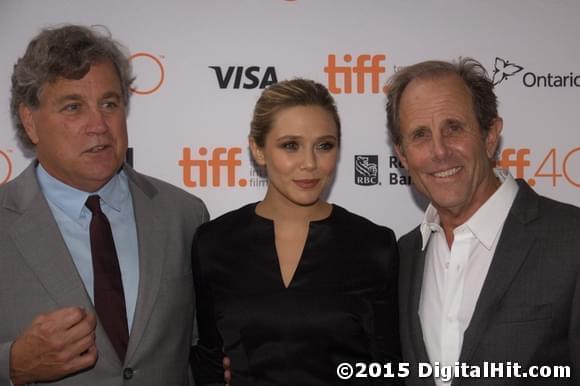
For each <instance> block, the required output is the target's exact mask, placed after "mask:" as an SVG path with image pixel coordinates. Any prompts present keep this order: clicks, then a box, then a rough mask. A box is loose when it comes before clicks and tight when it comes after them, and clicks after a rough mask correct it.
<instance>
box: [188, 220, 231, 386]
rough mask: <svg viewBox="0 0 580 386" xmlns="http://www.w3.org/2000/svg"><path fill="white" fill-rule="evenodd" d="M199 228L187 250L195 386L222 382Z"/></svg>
mask: <svg viewBox="0 0 580 386" xmlns="http://www.w3.org/2000/svg"><path fill="white" fill-rule="evenodd" d="M202 228H203V226H202ZM200 230H201V229H200ZM200 230H198V232H197V233H196V235H195V237H194V240H193V247H192V252H191V259H192V270H193V280H194V288H195V304H196V310H197V316H196V318H197V329H198V340H197V344H196V345H195V346H193V347H192V348H191V355H190V363H191V369H192V373H193V378H194V380H195V384H196V386H202V385H214V384H218V385H223V384H224V368H223V366H222V361H223V358H224V353H223V350H222V346H223V344H222V339H221V336H220V334H219V332H218V330H217V324H216V319H215V313H214V305H213V296H212V291H211V288H210V286H209V284H208V282H207V280H206V277H205V275H204V271H203V267H202V261H201V260H202V256H200V253H201V252H200V249H201V248H200V240H199V238H200V237H199V235H200ZM206 257H207V256H206Z"/></svg>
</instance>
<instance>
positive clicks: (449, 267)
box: [419, 169, 518, 385]
mask: <svg viewBox="0 0 580 386" xmlns="http://www.w3.org/2000/svg"><path fill="white" fill-rule="evenodd" d="M495 174H496V176H497V177H498V179H499V180H500V182H501V185H500V187H499V188H498V189H497V190H496V191H495V192H494V193H493V195H492V196H491V197H490V198H489V199H488V200H487V201H486V202H485V203H484V204H483V205H482V206H481V207H480V208H479V209H478V210H477V212H475V213H474V214H473V216H471V218H470V219H469V220H467V221H466V222H465V223H464V224H462V225H460V226H458V227H457V228H455V229H454V230H453V244H452V245H451V249H449V246H448V245H447V240H446V238H445V232H444V231H443V228H442V227H441V225H440V221H439V214H438V213H437V210H436V209H435V207H433V205H431V204H430V205H429V207H428V208H427V210H426V211H425V217H424V219H423V222H422V223H421V227H420V230H421V236H422V240H423V245H422V250H425V248H427V252H426V256H425V270H424V273H423V283H422V287H421V300H420V302H419V318H420V320H421V328H422V331H423V340H424V342H425V347H426V349H427V354H428V355H429V360H430V362H431V363H435V362H439V363H440V365H441V366H445V365H453V364H454V363H455V362H456V361H458V360H459V355H460V353H461V346H462V344H463V334H464V333H465V330H466V329H467V327H468V326H469V322H470V321H471V317H472V316H473V311H474V310H475V305H476V303H477V299H478V298H479V294H480V293H481V288H482V286H483V282H484V280H485V277H486V276H487V272H488V270H489V267H490V265H491V261H492V259H493V255H494V253H495V249H496V247H497V242H498V240H499V236H500V234H501V231H502V229H503V225H504V222H505V219H506V217H507V215H508V213H509V210H510V208H511V206H512V204H513V202H514V199H515V197H516V195H517V193H518V185H517V183H516V182H515V180H514V178H513V177H512V176H511V175H510V174H509V172H507V171H505V170H501V169H495ZM435 383H436V384H437V385H446V384H448V382H447V383H446V382H443V381H442V380H440V379H435Z"/></svg>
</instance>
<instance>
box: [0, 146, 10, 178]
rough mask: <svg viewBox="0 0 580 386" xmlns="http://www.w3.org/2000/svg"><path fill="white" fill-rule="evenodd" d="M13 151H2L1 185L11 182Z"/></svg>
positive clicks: (0, 153)
mask: <svg viewBox="0 0 580 386" xmlns="http://www.w3.org/2000/svg"><path fill="white" fill-rule="evenodd" d="M9 153H12V150H0V185H2V184H4V183H6V182H8V181H10V178H11V177H12V159H11V158H10V155H9Z"/></svg>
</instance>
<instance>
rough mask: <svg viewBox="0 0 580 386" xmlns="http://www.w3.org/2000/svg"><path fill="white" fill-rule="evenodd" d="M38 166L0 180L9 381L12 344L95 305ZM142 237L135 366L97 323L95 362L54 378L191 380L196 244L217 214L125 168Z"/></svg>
mask: <svg viewBox="0 0 580 386" xmlns="http://www.w3.org/2000/svg"><path fill="white" fill-rule="evenodd" d="M34 165H35V163H33V164H31V165H30V166H29V167H28V168H27V169H26V170H24V172H22V174H20V175H19V176H18V177H17V178H15V179H14V180H13V181H11V182H9V183H7V184H5V185H3V186H2V187H0V385H5V384H9V383H8V366H9V362H8V361H9V351H10V345H11V343H12V341H13V340H14V339H15V338H16V337H17V336H18V335H19V334H20V333H21V332H22V330H23V329H24V328H25V327H27V326H28V325H29V324H30V322H31V321H32V320H33V319H34V317H35V316H36V315H37V314H39V313H46V312H50V311H53V310H55V309H57V308H61V307H66V306H79V307H84V308H85V309H88V310H94V309H93V305H92V303H91V300H90V298H89V297H88V295H87V292H86V290H85V287H84V285H83V282H82V280H81V278H80V276H79V274H78V272H77V270H76V267H75V264H74V263H73V260H72V258H71V256H70V254H69V251H68V249H67V247H66V245H65V243H64V239H63V237H62V236H61V234H60V231H59V229H58V226H57V224H56V222H55V220H54V218H53V216H52V213H51V211H50V208H49V206H48V204H47V202H46V200H45V198H44V195H43V194H42V192H41V191H40V188H39V185H38V181H37V179H36V174H35V171H34ZM124 170H125V172H126V173H127V176H128V177H129V186H130V190H131V194H132V197H133V206H134V210H135V217H136V219H135V220H136V224H137V237H138V242H139V262H140V272H139V274H140V279H139V293H138V298H137V306H136V309H135V319H134V323H133V326H132V329H131V332H130V338H129V346H128V348H127V356H126V359H125V363H121V362H120V360H119V358H118V356H117V355H116V354H115V351H114V349H113V346H112V345H111V343H110V341H109V340H108V338H107V336H106V334H105V332H104V330H103V329H102V327H101V326H100V325H98V326H97V335H96V336H97V349H98V352H99V357H98V359H97V363H96V365H95V366H94V368H92V369H89V370H87V371H84V372H81V373H79V374H76V375H74V376H70V377H66V378H64V379H62V380H60V381H57V382H54V383H51V384H54V385H62V386H65V385H71V386H72V385H75V386H80V385H82V386H92V385H94V386H97V385H98V386H116V385H123V384H124V377H123V375H124V374H125V377H127V378H129V376H131V377H130V378H131V379H130V380H129V381H127V384H132V385H139V386H143V385H151V386H160V385H189V384H190V374H189V370H188V363H189V362H188V358H189V350H190V347H191V341H192V332H193V318H194V304H193V281H192V272H191V242H192V239H193V234H194V232H195V230H196V229H197V227H198V225H200V224H201V223H202V222H204V221H207V219H208V213H207V209H206V207H205V205H204V204H203V202H202V201H201V200H200V199H198V198H197V197H195V196H193V195H190V194H187V193H186V192H184V191H183V190H181V189H178V188H176V187H174V186H172V185H170V184H167V183H165V182H162V181H159V180H156V179H154V178H151V177H146V176H144V175H142V174H139V173H137V172H135V171H134V170H133V169H132V168H131V167H130V166H128V165H125V166H124Z"/></svg>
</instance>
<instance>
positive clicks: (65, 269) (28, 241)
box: [4, 163, 120, 366]
mask: <svg viewBox="0 0 580 386" xmlns="http://www.w3.org/2000/svg"><path fill="white" fill-rule="evenodd" d="M35 165H36V163H32V164H31V165H30V166H29V167H28V168H27V169H26V170H25V171H24V172H23V174H22V176H21V177H19V178H18V181H15V184H14V185H13V186H12V187H11V192H10V193H9V194H8V195H7V197H8V198H7V201H6V202H5V203H4V206H5V207H6V208H8V209H10V210H13V211H16V212H20V213H21V216H20V218H19V219H18V220H17V221H16V222H15V223H14V225H13V227H12V228H11V230H10V235H11V237H12V240H13V241H14V244H15V245H16V246H17V248H18V249H19V250H20V253H21V255H22V258H23V259H24V260H26V262H27V264H28V266H29V267H30V269H31V270H32V271H34V273H35V274H36V277H37V278H38V281H39V282H40V283H42V285H43V287H44V288H45V289H46V292H47V293H48V294H49V295H50V297H51V298H52V299H53V301H54V302H55V304H56V305H57V307H58V308H61V307H83V308H85V309H86V310H89V311H91V312H95V310H94V307H93V303H92V302H91V299H90V297H89V295H88V293H87V291H86V289H85V286H84V283H83V281H82V279H81V277H80V276H79V274H78V271H77V268H76V265H75V264H74V262H73V259H72V257H71V255H70V252H69V250H68V248H67V247H66V244H65V241H64V239H63V237H62V235H61V233H60V231H59V228H58V224H57V223H56V221H55V220H54V217H53V215H52V212H51V211H50V207H49V206H48V203H47V202H46V199H45V198H44V195H43V194H42V192H41V191H40V187H39V185H38V181H37V180H36V174H35ZM97 348H98V350H99V351H100V352H102V353H104V355H101V356H100V357H101V358H102V357H105V358H107V360H108V361H115V359H111V358H118V357H117V354H116V353H115V351H114V349H113V346H112V345H111V342H110V341H109V339H108V338H107V335H106V333H105V331H104V330H103V328H102V327H101V326H100V324H99V325H97ZM111 363H114V364H116V365H117V366H119V365H120V363H119V360H118V359H116V361H115V362H111Z"/></svg>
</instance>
